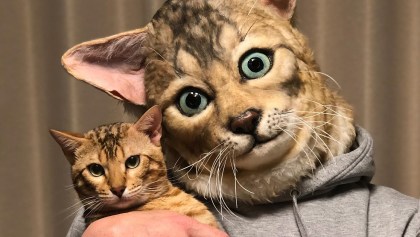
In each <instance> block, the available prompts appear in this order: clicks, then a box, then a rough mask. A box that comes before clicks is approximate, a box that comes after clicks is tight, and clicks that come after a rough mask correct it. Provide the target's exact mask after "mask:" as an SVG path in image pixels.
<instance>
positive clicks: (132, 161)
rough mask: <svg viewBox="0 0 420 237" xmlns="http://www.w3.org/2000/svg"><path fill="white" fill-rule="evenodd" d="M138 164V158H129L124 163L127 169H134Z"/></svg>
mask: <svg viewBox="0 0 420 237" xmlns="http://www.w3.org/2000/svg"><path fill="white" fill-rule="evenodd" d="M139 164H140V156H138V155H137V156H130V157H128V159H127V160H126V161H125V167H127V169H134V168H136V167H137V166H139Z"/></svg>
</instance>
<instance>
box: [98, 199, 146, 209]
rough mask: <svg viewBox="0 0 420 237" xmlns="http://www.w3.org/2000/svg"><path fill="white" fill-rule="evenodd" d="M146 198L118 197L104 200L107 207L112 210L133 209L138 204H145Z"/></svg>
mask: <svg viewBox="0 0 420 237" xmlns="http://www.w3.org/2000/svg"><path fill="white" fill-rule="evenodd" d="M145 202H146V200H141V199H138V198H137V199H134V198H125V197H123V198H118V199H112V200H107V201H106V202H104V204H105V206H106V209H110V210H125V209H131V208H135V207H138V206H141V205H142V204H144V203H145Z"/></svg>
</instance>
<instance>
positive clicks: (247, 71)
mask: <svg viewBox="0 0 420 237" xmlns="http://www.w3.org/2000/svg"><path fill="white" fill-rule="evenodd" d="M271 66H272V53H271V52H269V51H267V50H257V51H255V50H252V51H251V52H248V53H246V54H244V56H242V58H241V60H240V61H239V69H240V72H241V75H242V76H243V77H244V78H245V79H248V80H252V79H257V78H260V77H263V76H264V75H265V74H267V72H269V71H270V69H271Z"/></svg>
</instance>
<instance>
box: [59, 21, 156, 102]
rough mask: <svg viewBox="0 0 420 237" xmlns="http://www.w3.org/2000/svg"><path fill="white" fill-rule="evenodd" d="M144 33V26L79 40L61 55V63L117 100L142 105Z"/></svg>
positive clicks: (71, 72)
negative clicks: (81, 41)
mask: <svg viewBox="0 0 420 237" xmlns="http://www.w3.org/2000/svg"><path fill="white" fill-rule="evenodd" d="M147 35H148V34H147V28H146V27H145V28H142V29H137V30H133V31H128V32H124V33H121V34H117V35H113V36H110V37H106V38H101V39H97V40H93V41H88V42H85V43H82V44H79V45H77V46H75V47H73V48H71V49H70V50H68V51H67V52H66V53H65V54H64V55H63V57H62V64H63V66H64V67H65V69H66V70H67V71H68V72H69V73H70V74H72V75H73V76H74V77H76V78H77V79H80V80H83V81H85V82H87V83H89V84H91V85H93V86H95V87H97V88H99V89H100V90H103V91H105V92H106V93H108V94H109V95H111V96H113V97H115V98H117V99H119V100H124V101H129V102H131V103H134V104H137V105H144V104H145V100H146V99H145V98H146V95H145V89H144V80H143V79H144V67H145V57H146V56H147V51H148V50H147V48H146V47H144V46H143V44H144V42H145V40H146V39H147Z"/></svg>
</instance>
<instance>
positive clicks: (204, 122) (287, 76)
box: [63, 0, 355, 205]
mask: <svg viewBox="0 0 420 237" xmlns="http://www.w3.org/2000/svg"><path fill="white" fill-rule="evenodd" d="M294 8H295V1H293V0H244V1H228V0H217V1H206V0H187V1H185V0H172V1H168V2H166V3H165V4H164V6H163V7H162V8H161V9H160V10H159V11H158V12H157V13H156V15H155V16H154V18H153V19H152V21H151V22H150V24H148V25H147V27H145V28H143V29H139V30H137V31H135V33H134V35H135V36H133V32H128V33H126V34H124V33H123V34H120V35H117V36H114V37H108V38H106V39H105V40H104V39H101V40H96V41H91V42H87V43H84V44H81V45H79V46H76V47H74V48H72V49H70V50H69V51H68V52H67V53H66V54H65V55H64V56H63V64H64V65H65V67H66V68H67V69H68V70H69V71H70V72H71V73H72V74H73V75H75V76H76V77H77V78H79V79H82V80H84V81H87V82H88V83H90V84H93V85H94V86H96V87H99V88H101V89H102V90H104V91H106V92H107V93H109V94H112V95H113V96H114V97H117V98H119V99H122V100H125V101H127V100H128V102H130V103H134V104H137V105H146V106H148V105H152V104H159V105H160V106H161V107H162V109H163V115H164V122H163V128H164V141H165V142H164V148H165V149H166V153H167V161H168V163H169V164H170V168H172V169H173V170H174V172H175V175H176V177H177V178H178V179H179V180H181V181H182V182H184V183H185V184H186V187H187V188H188V189H191V190H194V191H196V192H198V193H199V194H201V195H203V196H208V197H210V198H215V199H217V200H223V199H228V200H231V201H233V200H234V201H240V202H251V203H259V202H267V201H270V200H272V199H273V198H275V197H276V196H278V195H280V194H281V193H283V192H286V191H287V190H289V189H291V188H293V187H294V186H295V185H296V184H297V183H298V182H299V181H300V180H301V179H302V178H304V177H307V176H310V175H311V172H312V170H314V169H315V168H317V167H318V166H320V165H321V164H322V163H323V162H326V161H328V160H330V159H332V158H333V157H334V156H337V155H340V154H343V153H345V152H347V151H348V150H349V149H350V147H351V145H352V142H353V140H354V137H355V128H354V124H353V114H352V110H351V108H350V106H349V105H348V104H347V103H346V102H345V101H344V100H343V99H342V98H341V97H340V96H339V95H337V94H336V93H335V92H333V91H332V90H331V89H330V88H328V87H327V85H326V83H325V78H324V77H323V76H322V74H320V73H319V71H320V69H319V67H318V65H317V64H316V62H315V60H314V57H313V53H312V51H311V49H310V48H309V47H308V45H307V42H306V39H305V38H304V36H302V35H301V33H300V32H299V31H298V30H297V29H296V28H294V27H293V25H292V24H291V18H292V16H293V11H294ZM124 39H125V40H124ZM139 39H140V40H139ZM133 40H134V41H136V42H134V43H133ZM123 41H126V42H127V43H126V44H127V49H130V50H122V51H121V50H120V51H118V52H117V51H116V50H115V47H118V48H119V47H123V46H122V45H124V43H123ZM133 44H134V45H135V46H136V47H134V48H133ZM253 50H257V51H258V50H259V51H261V50H263V52H266V51H268V54H269V59H270V63H271V68H270V70H269V71H268V72H267V73H266V74H264V75H263V76H260V77H258V78H256V79H253V80H248V79H247V78H244V75H243V73H241V72H240V70H238V69H239V68H240V67H241V63H242V61H241V60H243V58H244V57H245V56H246V55H248V54H249V53H250V52H252V51H253ZM99 52H100V53H99ZM120 52H123V53H120ZM104 55H106V56H104ZM116 62H118V63H120V64H121V65H120V66H121V67H119V66H116V65H117V64H116ZM137 62H141V63H138V64H137ZM133 64H135V65H138V66H139V67H140V68H139V69H135V67H134V66H133V67H130V65H133ZM82 67H86V68H96V69H98V68H99V69H98V71H100V72H101V74H100V75H99V74H96V73H95V72H96V71H95V72H93V71H89V70H79V68H82ZM127 68H130V70H131V71H130V70H128V69H127ZM116 69H117V70H116ZM111 70H113V71H112V73H115V71H117V73H118V75H119V77H118V78H122V79H121V80H119V81H114V82H112V80H114V78H115V77H112V80H111V79H110V78H108V77H107V76H106V75H108V73H110V72H111ZM139 71H141V72H142V73H138V72H139ZM136 73H138V75H139V76H138V77H137V79H138V80H133V79H132V78H131V76H132V75H137V74H136ZM102 75H104V76H102ZM124 78H130V79H127V80H126V79H124ZM104 82H106V83H104ZM109 82H112V83H109ZM127 82H130V83H127ZM108 83H109V84H108ZM124 84H126V86H125V87H124V88H122V89H121V87H123V86H121V85H124ZM133 85H135V86H133ZM136 88H142V89H144V91H145V93H139V95H138V96H137V97H136V96H135V97H134V98H135V99H132V100H130V99H127V98H132V97H130V96H126V95H132V94H133V93H135V92H137V90H136ZM190 88H193V91H192V92H194V93H195V92H197V91H199V92H200V93H202V94H204V95H205V97H206V98H207V99H208V105H207V106H206V107H205V108H204V109H203V110H202V111H200V112H199V113H197V114H193V115H189V114H186V113H185V112H183V111H181V109H180V104H179V103H180V102H179V101H180V98H181V97H182V95H183V92H185V90H189V89H190ZM115 92H117V93H115ZM142 96H144V97H145V98H144V100H141V99H139V98H140V97H142ZM127 107H128V108H129V110H130V111H131V112H133V113H135V111H136V109H133V106H131V105H128V103H127ZM249 111H253V113H254V115H253V116H254V118H250V117H249V114H252V113H249ZM255 114H256V115H255ZM243 118H248V119H243ZM232 121H236V122H235V124H240V126H239V128H240V129H236V128H237V127H238V126H236V125H235V126H233V125H232V124H233V122H232ZM244 129H245V130H247V129H248V130H251V131H248V132H243V130H244ZM221 205H223V204H221Z"/></svg>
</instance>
